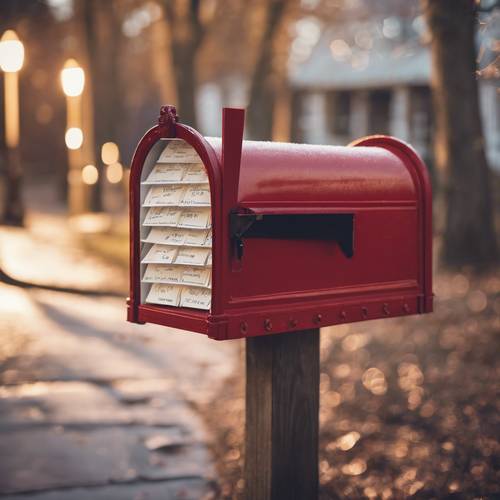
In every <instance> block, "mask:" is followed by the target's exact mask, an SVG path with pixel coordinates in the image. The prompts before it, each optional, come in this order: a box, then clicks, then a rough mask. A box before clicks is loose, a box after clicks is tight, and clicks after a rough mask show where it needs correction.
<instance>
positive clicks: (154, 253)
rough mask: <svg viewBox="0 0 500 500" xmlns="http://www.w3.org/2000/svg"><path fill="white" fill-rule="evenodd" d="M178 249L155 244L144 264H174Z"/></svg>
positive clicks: (143, 261)
mask: <svg viewBox="0 0 500 500" xmlns="http://www.w3.org/2000/svg"><path fill="white" fill-rule="evenodd" d="M177 251H178V248H177V247H173V246H167V245H158V244H156V243H155V244H154V245H153V246H152V247H151V249H150V250H149V252H148V253H147V254H146V257H144V259H142V261H141V263H142V264H172V263H173V262H174V260H175V257H176V256H177Z"/></svg>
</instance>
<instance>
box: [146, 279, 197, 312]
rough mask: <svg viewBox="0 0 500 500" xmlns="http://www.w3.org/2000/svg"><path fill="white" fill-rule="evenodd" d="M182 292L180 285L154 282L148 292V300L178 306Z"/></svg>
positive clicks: (152, 302) (153, 302)
mask: <svg viewBox="0 0 500 500" xmlns="http://www.w3.org/2000/svg"><path fill="white" fill-rule="evenodd" d="M180 294H181V287H180V286H176V285H162V284H160V283H154V284H153V285H152V286H151V290H150V291H149V293H148V296H147V298H146V302H149V303H151V304H161V305H164V306H178V305H179V299H180ZM193 307H194V306H193Z"/></svg>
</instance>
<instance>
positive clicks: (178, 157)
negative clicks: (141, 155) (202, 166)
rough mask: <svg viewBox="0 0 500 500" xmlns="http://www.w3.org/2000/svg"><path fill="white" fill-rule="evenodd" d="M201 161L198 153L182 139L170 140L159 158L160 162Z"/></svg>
mask: <svg viewBox="0 0 500 500" xmlns="http://www.w3.org/2000/svg"><path fill="white" fill-rule="evenodd" d="M200 161H201V160H200V157H199V156H198V153H197V152H196V151H195V150H194V149H193V148H192V147H191V146H190V145H189V144H187V143H186V142H184V141H183V140H181V139H177V140H176V139H173V140H170V141H168V144H167V146H166V148H165V149H164V150H163V151H162V153H161V155H160V157H159V158H158V163H198V162H200Z"/></svg>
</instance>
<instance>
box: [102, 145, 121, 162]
mask: <svg viewBox="0 0 500 500" xmlns="http://www.w3.org/2000/svg"><path fill="white" fill-rule="evenodd" d="M101 159H102V162H103V163H104V165H113V164H114V163H118V160H119V159H120V150H119V149H118V146H117V145H116V144H115V143H114V142H105V143H104V144H103V145H102V148H101Z"/></svg>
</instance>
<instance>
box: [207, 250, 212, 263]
mask: <svg viewBox="0 0 500 500" xmlns="http://www.w3.org/2000/svg"><path fill="white" fill-rule="evenodd" d="M211 265H212V252H210V254H209V256H208V258H207V266H211Z"/></svg>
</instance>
